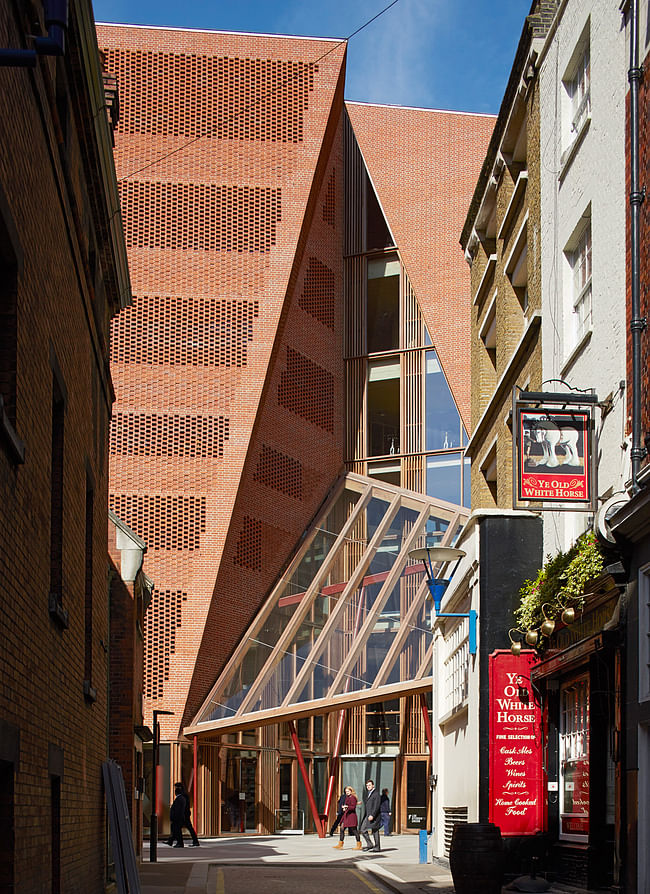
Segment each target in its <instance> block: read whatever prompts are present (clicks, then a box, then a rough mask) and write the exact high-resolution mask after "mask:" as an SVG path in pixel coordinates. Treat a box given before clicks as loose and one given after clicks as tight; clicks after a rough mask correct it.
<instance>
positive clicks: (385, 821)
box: [379, 788, 390, 835]
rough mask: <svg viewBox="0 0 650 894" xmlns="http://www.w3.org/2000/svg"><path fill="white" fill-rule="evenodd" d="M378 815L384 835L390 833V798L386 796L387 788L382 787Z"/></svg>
mask: <svg viewBox="0 0 650 894" xmlns="http://www.w3.org/2000/svg"><path fill="white" fill-rule="evenodd" d="M379 815H380V817H381V824H382V826H383V827H384V835H390V832H389V831H388V830H389V829H390V798H389V797H388V789H387V788H382V790H381V798H380V799H379Z"/></svg>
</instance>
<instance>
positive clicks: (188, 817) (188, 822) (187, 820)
mask: <svg viewBox="0 0 650 894" xmlns="http://www.w3.org/2000/svg"><path fill="white" fill-rule="evenodd" d="M179 785H180V786H181V788H182V790H183V795H184V796H185V816H184V817H183V825H184V826H185V828H186V829H187V831H188V832H189V833H190V835H191V837H192V844H191V845H190V847H199V845H200V844H201V842H200V841H199V839H198V836H197V834H196V832H195V831H194V826H193V825H192V813H191V809H190V795H189V792H188V791H187V789H186V788H185V786H184V785H183V783H182V782H180V783H179Z"/></svg>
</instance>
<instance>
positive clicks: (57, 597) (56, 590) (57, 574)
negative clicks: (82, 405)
mask: <svg viewBox="0 0 650 894" xmlns="http://www.w3.org/2000/svg"><path fill="white" fill-rule="evenodd" d="M51 359H52V365H53V367H54V372H53V376H52V448H51V461H50V595H49V611H50V616H51V617H52V619H53V620H54V621H56V622H57V623H58V624H59V625H60V626H61V627H67V626H68V613H67V611H66V610H65V609H64V608H63V493H64V487H63V441H64V421H65V397H64V392H63V388H62V385H61V378H60V373H59V370H58V364H57V362H56V360H55V358H54V357H53V356H52V358H51Z"/></svg>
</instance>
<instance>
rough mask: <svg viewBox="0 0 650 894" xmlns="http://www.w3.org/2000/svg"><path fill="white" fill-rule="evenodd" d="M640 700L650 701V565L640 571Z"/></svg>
mask: <svg viewBox="0 0 650 894" xmlns="http://www.w3.org/2000/svg"><path fill="white" fill-rule="evenodd" d="M639 701H640V702H643V701H645V702H647V701H650V566H646V567H645V568H642V569H641V570H640V571H639Z"/></svg>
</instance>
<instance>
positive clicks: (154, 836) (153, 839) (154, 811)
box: [149, 708, 174, 863]
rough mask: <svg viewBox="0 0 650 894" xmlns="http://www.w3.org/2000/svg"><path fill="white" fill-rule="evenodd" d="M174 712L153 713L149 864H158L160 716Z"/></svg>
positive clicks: (157, 711)
mask: <svg viewBox="0 0 650 894" xmlns="http://www.w3.org/2000/svg"><path fill="white" fill-rule="evenodd" d="M173 713H174V712H173V711H159V710H158V709H157V708H156V709H154V712H153V780H152V784H151V823H150V826H149V862H150V863H157V862H158V746H159V745H160V724H159V723H158V716H159V715H160V714H173Z"/></svg>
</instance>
